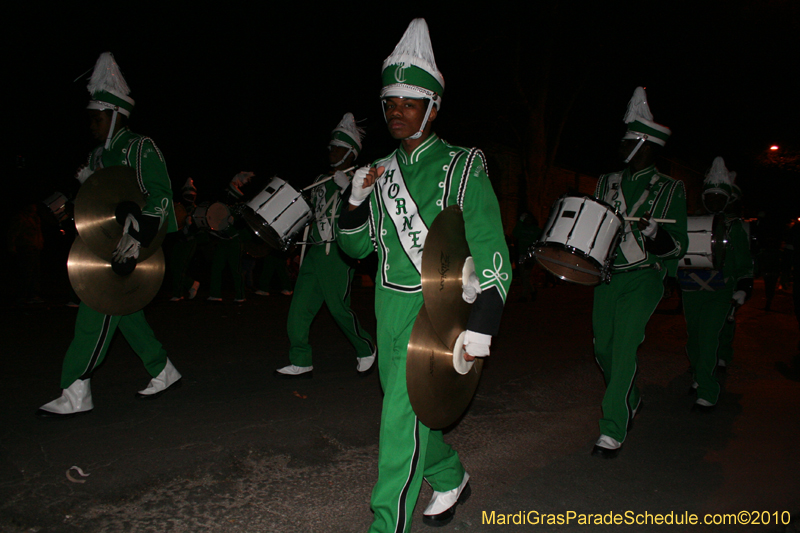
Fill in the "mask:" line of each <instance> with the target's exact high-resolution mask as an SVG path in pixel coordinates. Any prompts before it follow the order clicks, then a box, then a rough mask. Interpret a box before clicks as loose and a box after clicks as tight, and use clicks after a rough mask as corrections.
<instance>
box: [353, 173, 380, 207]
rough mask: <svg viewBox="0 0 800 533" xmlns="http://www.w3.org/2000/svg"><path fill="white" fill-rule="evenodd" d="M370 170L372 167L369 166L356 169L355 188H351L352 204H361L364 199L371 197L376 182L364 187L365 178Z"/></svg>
mask: <svg viewBox="0 0 800 533" xmlns="http://www.w3.org/2000/svg"><path fill="white" fill-rule="evenodd" d="M369 170H370V169H369V167H368V166H367V167H361V168H359V169H358V170H356V173H355V175H354V176H353V188H352V189H351V190H350V203H351V204H352V205H355V206H358V205H361V204H362V203H363V202H364V200H366V199H367V198H368V197H369V195H370V193H371V192H372V189H374V188H375V183H373V184H372V185H369V186H368V187H364V180H365V179H366V178H367V174H368V173H369Z"/></svg>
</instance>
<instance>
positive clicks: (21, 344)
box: [0, 283, 800, 533]
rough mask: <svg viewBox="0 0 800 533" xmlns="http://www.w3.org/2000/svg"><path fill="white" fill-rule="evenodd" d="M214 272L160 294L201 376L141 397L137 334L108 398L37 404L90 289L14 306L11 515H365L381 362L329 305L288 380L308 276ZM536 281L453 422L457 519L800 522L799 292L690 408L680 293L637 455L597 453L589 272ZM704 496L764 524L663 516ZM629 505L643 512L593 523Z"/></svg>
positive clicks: (740, 336) (321, 523)
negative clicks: (217, 296)
mask: <svg viewBox="0 0 800 533" xmlns="http://www.w3.org/2000/svg"><path fill="white" fill-rule="evenodd" d="M205 289H207V285H206V286H203V287H201V290H200V295H199V297H198V298H197V299H195V300H192V301H188V300H187V301H182V302H177V303H172V302H169V301H167V296H166V295H164V294H162V295H159V297H157V299H156V300H155V301H154V302H153V303H152V304H151V305H150V306H149V307H148V308H147V310H146V315H147V318H148V320H149V322H150V323H151V325H152V326H153V328H154V330H155V332H156V335H157V337H158V338H159V339H160V340H161V342H162V343H163V344H164V345H165V347H166V349H167V350H168V352H169V356H170V358H171V359H172V361H173V362H174V364H175V366H176V367H177V368H178V369H179V370H180V372H181V373H182V374H183V376H184V379H183V386H182V387H181V388H180V389H178V390H175V391H170V392H168V393H167V394H165V395H164V396H162V397H161V398H159V399H157V400H154V401H137V400H136V399H135V398H134V393H135V392H136V391H137V390H139V389H142V388H144V386H145V385H146V384H147V382H148V380H149V376H148V375H147V373H146V372H145V370H144V368H143V367H142V365H141V362H140V361H139V359H138V358H137V357H136V356H135V354H134V353H133V352H132V351H131V349H130V348H129V347H128V345H127V343H126V342H125V340H124V339H123V338H122V336H121V335H120V334H117V337H116V339H115V341H114V343H113V345H112V347H111V349H110V350H109V354H108V357H107V358H106V361H105V362H104V364H103V365H102V366H101V367H100V368H99V369H98V370H97V371H96V372H95V374H94V377H93V379H92V391H93V397H94V403H95V409H94V411H93V412H92V413H90V414H87V415H84V416H80V417H76V418H73V419H69V420H41V419H37V418H36V417H35V416H34V412H35V411H36V408H37V407H38V406H39V405H41V404H43V403H45V402H47V401H49V400H51V399H53V398H55V397H56V396H58V394H59V393H60V389H59V386H58V383H59V374H60V366H61V361H62V358H63V354H64V351H65V350H66V348H67V346H68V344H69V342H70V340H71V337H72V329H73V327H74V316H75V313H76V310H74V309H70V308H67V307H64V306H63V305H60V302H55V303H50V304H42V305H37V306H31V307H16V308H10V307H9V308H5V309H4V310H3V315H4V319H3V320H2V323H1V324H0V328H2V338H3V341H2V346H3V349H2V353H3V356H2V360H3V367H4V368H5V379H4V383H3V386H2V387H0V400H2V401H0V531H4V532H13V533H22V532H64V533H94V532H248V533H250V532H276V533H279V532H291V533H297V532H305V533H308V532H334V533H338V532H342V533H348V532H365V531H367V529H368V527H369V524H370V521H371V512H370V509H369V497H370V492H371V489H372V486H373V484H374V483H375V481H376V478H377V466H376V464H377V454H378V428H379V422H380V420H379V419H380V406H381V390H380V384H379V380H378V375H377V372H376V373H373V374H371V375H370V376H367V377H362V376H358V375H357V374H356V370H355V354H354V351H353V349H352V347H351V346H350V345H349V344H348V342H347V340H346V338H345V337H344V335H343V334H342V333H341V332H340V331H339V330H338V329H337V327H336V325H335V324H334V323H333V320H332V319H331V317H330V315H329V314H328V313H327V311H325V310H323V311H322V312H321V313H320V314H319V315H318V317H317V319H316V321H315V322H314V325H313V327H312V332H311V339H312V345H313V347H314V366H315V369H314V377H313V379H310V380H301V381H283V380H276V379H274V378H273V376H272V371H273V370H274V369H275V368H277V367H279V366H283V365H285V364H288V357H287V352H288V341H287V337H286V333H285V322H286V314H287V311H288V307H289V301H290V297H286V296H282V295H273V296H269V297H259V296H256V295H252V294H250V295H248V300H247V302H245V303H244V304H242V305H234V304H233V303H232V297H233V296H232V294H226V302H224V303H222V304H211V303H208V302H206V301H204V298H205V296H207V294H206V293H207V291H205ZM519 290H520V287H519V286H518V285H515V286H514V289H513V291H512V293H511V295H510V297H509V303H508V305H507V307H506V311H505V315H504V321H503V326H502V331H501V333H500V335H498V336H497V338H496V339H495V342H494V344H493V347H492V349H493V352H492V356H491V358H490V360H489V361H488V362H487V364H486V365H485V367H484V374H483V377H482V380H481V383H480V386H479V388H478V391H477V394H476V396H475V398H474V400H473V402H472V404H471V406H470V408H469V409H468V411H467V413H466V414H465V416H464V417H463V418H462V419H461V420H460V422H459V423H458V424H456V425H455V426H454V427H453V428H451V429H450V430H449V431H448V433H447V435H446V440H447V441H448V442H450V443H451V444H452V445H453V446H454V447H455V448H456V449H457V450H458V452H459V454H460V456H461V458H462V461H463V462H464V465H465V466H466V468H467V470H468V471H469V473H470V475H471V478H472V489H473V491H472V497H471V498H470V500H469V501H468V502H466V504H465V505H463V506H460V507H459V509H458V512H457V513H456V517H455V520H454V521H453V522H452V523H451V524H450V525H449V526H447V527H446V528H443V529H442V531H474V532H483V531H531V532H533V531H567V532H572V531H598V532H600V531H620V530H630V531H643V532H644V531H736V532H745V531H748V532H749V531H769V532H773V531H775V532H778V531H780V532H784V531H798V530H800V525H798V523H799V521H800V453H798V452H800V446H799V445H798V442H800V383H799V382H797V381H794V380H792V379H787V378H786V377H785V376H784V375H783V374H782V373H781V372H779V371H778V369H777V368H776V364H778V365H779V366H781V364H783V365H788V367H789V369H790V370H791V369H795V370H796V369H797V367H793V366H792V365H793V364H796V360H795V356H796V355H797V344H798V339H799V338H800V334H799V333H798V325H797V321H796V320H795V318H794V315H793V314H792V307H791V297H790V296H789V295H787V294H784V293H779V294H778V296H777V297H776V299H775V301H774V303H773V310H772V311H771V312H765V311H764V296H763V286H762V285H761V284H759V283H757V285H756V292H755V295H754V297H753V299H752V300H751V301H750V302H749V303H748V304H746V305H745V307H743V308H742V309H741V310H740V312H739V315H738V330H737V337H736V342H735V348H736V354H735V358H734V361H733V364H732V366H731V367H730V369H729V371H728V372H727V375H726V377H725V378H724V393H723V395H722V398H721V401H720V404H719V406H718V407H717V409H716V410H715V411H714V412H713V413H710V414H701V413H696V412H692V411H691V407H692V403H693V401H694V400H693V397H692V396H691V395H690V394H689V391H690V388H691V383H692V378H691V375H690V374H689V373H688V366H689V365H688V361H687V359H686V356H685V354H684V350H683V347H684V344H685V341H686V333H685V323H684V318H683V316H682V314H680V313H679V312H678V309H679V300H678V299H677V297H672V298H670V299H666V300H664V301H662V304H661V305H660V307H659V309H658V311H657V313H656V314H655V315H654V317H653V318H652V320H651V321H650V324H649V326H648V330H647V336H646V339H645V341H644V343H643V345H642V346H641V348H640V371H639V376H638V380H639V385H640V387H641V389H642V391H643V398H644V408H643V410H642V412H641V413H640V414H639V415H638V416H637V418H636V420H635V424H634V427H633V429H632V431H631V433H630V434H629V436H628V439H627V440H626V442H625V444H624V447H623V449H622V453H621V454H620V456H619V457H618V458H617V459H614V460H602V459H598V458H595V457H591V456H590V454H589V452H590V451H591V448H592V445H593V443H594V440H595V439H596V438H597V436H598V425H597V421H598V418H599V416H600V407H599V406H600V401H601V398H602V395H603V380H602V377H601V374H600V372H599V370H598V368H597V366H596V365H595V362H594V358H593V355H592V334H591V305H592V293H591V289H587V288H583V287H579V286H575V285H567V284H561V285H558V286H556V287H552V288H540V289H539V297H538V299H537V300H536V301H535V302H526V303H521V302H518V301H517V299H518V297H519ZM373 295H374V289H372V288H369V287H360V286H356V287H355V289H354V298H353V307H354V309H355V310H356V311H357V313H358V314H359V317H360V318H361V320H362V323H363V325H364V326H365V327H366V328H367V329H368V330H370V331H373V332H374V329H375V318H374V315H373V305H372V299H373ZM73 466H76V467H79V468H80V469H81V470H82V471H83V473H84V474H88V475H87V476H85V477H84V476H81V475H80V474H79V473H78V471H77V470H75V469H71V467H73ZM70 478H72V479H70ZM430 494H431V491H430V488H429V487H427V486H424V487H423V492H422V494H421V496H420V500H419V503H418V505H417V509H416V512H415V515H414V518H413V521H414V522H413V527H412V530H413V531H424V530H427V529H428V528H427V527H426V526H424V525H423V524H422V520H421V513H422V509H424V506H425V504H426V503H427V500H428V499H429V498H430ZM742 512H744V513H742ZM737 513H738V514H737ZM692 514H694V515H696V516H697V517H698V520H700V521H703V520H704V519H709V520H711V521H712V522H713V521H714V520H723V519H726V520H731V517H732V516H733V515H736V516H737V520H747V521H749V523H748V524H747V525H722V524H718V525H678V524H675V523H673V524H672V525H655V524H653V523H652V521H653V520H655V518H654V517H655V516H663V517H665V519H667V520H671V521H672V522H676V521H679V520H685V519H686V518H685V517H688V516H689V515H692ZM745 514H746V516H745ZM545 515H556V516H554V517H548V516H545ZM615 515H618V516H619V517H620V518H619V519H620V520H623V522H624V521H630V520H633V521H634V523H633V524H631V525H625V524H624V523H623V524H622V525H609V524H605V525H604V524H602V523H601V524H599V525H591V526H589V525H582V524H580V523H579V522H580V520H581V519H583V520H599V521H600V522H604V521H608V520H613V519H614V516H615ZM706 515H708V517H710V518H707V516H706ZM723 515H727V518H724V516H723ZM648 516H650V519H649V520H651V522H650V523H647V524H641V523H639V524H636V523H635V522H636V521H637V520H638V521H640V522H641V521H642V520H648V518H647V517H648ZM581 517H582V518H581ZM670 517H671V518H670ZM519 520H522V521H523V522H524V523H522V524H517V523H516V522H517V521H519ZM559 520H560V521H562V522H566V523H557V522H558V521H559ZM537 521H539V522H541V521H543V522H545V523H544V524H542V523H538V524H537V523H536V522H537ZM548 521H555V522H556V523H551V524H548V523H547V522H548ZM758 522H760V524H759V523H758ZM790 522H791V523H790Z"/></svg>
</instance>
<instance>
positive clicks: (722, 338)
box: [717, 302, 736, 366]
mask: <svg viewBox="0 0 800 533" xmlns="http://www.w3.org/2000/svg"><path fill="white" fill-rule="evenodd" d="M728 303H729V304H730V302H728ZM728 311H730V305H729V306H728ZM726 316H727V313H726ZM734 336H736V321H735V320H734V321H733V322H728V321H727V320H726V321H725V325H723V326H722V331H721V332H720V333H719V349H718V350H717V359H719V360H720V361H725V364H726V365H727V366H730V365H731V361H733V338H734Z"/></svg>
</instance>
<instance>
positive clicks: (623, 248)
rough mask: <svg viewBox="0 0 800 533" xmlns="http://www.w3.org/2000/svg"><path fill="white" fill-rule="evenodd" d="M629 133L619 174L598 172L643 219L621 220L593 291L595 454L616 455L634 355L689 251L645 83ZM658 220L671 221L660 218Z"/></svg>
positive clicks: (678, 186)
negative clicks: (597, 386)
mask: <svg viewBox="0 0 800 533" xmlns="http://www.w3.org/2000/svg"><path fill="white" fill-rule="evenodd" d="M624 120H625V123H626V124H627V125H628V128H627V131H626V133H625V135H624V136H623V138H622V143H621V145H620V155H621V156H622V158H623V159H624V161H625V163H626V164H627V165H628V166H627V167H626V168H625V170H623V171H622V172H615V173H613V174H605V175H603V176H600V179H599V180H598V182H597V189H596V190H595V196H596V197H597V198H599V199H600V200H604V201H605V202H606V203H608V204H610V205H611V206H612V207H614V208H615V209H617V210H618V211H619V212H620V213H621V214H622V215H624V216H629V217H641V218H640V220H639V221H638V222H626V223H625V225H624V226H623V228H624V229H623V235H622V238H621V240H620V243H619V245H618V246H617V250H616V259H615V261H614V265H613V267H612V270H611V272H612V276H611V282H610V283H608V284H605V283H601V284H600V285H598V286H597V287H596V288H595V290H594V308H593V311H592V326H593V329H594V352H595V358H596V360H597V364H598V365H599V366H600V369H601V370H602V372H603V377H604V378H605V382H606V392H605V395H604V396H603V404H602V407H603V418H602V419H601V420H600V438H599V439H598V440H597V442H596V444H595V446H594V448H593V449H592V455H595V456H598V457H604V458H614V457H616V456H617V455H618V454H619V450H620V448H621V446H622V443H623V442H624V441H625V436H626V435H627V432H628V425H629V424H630V423H631V422H632V421H633V417H634V416H635V415H636V412H637V410H638V409H639V407H640V405H641V403H640V402H641V398H640V396H639V389H638V388H637V387H636V381H635V380H636V369H637V357H636V352H637V349H638V347H639V345H640V344H641V343H642V341H643V340H644V330H645V326H647V322H648V321H649V320H650V316H651V315H652V314H653V312H654V311H655V309H656V306H657V305H658V302H659V301H660V300H661V296H662V295H663V293H664V285H663V282H664V277H665V276H666V275H667V272H668V271H669V273H670V274H671V275H673V276H674V274H675V269H676V268H677V260H678V259H680V258H681V257H682V256H683V255H684V254H685V253H686V246H687V244H688V241H689V238H688V236H687V234H686V193H685V192H684V187H683V183H682V182H680V181H676V180H674V179H672V178H670V177H669V176H666V175H664V174H661V173H660V172H659V171H658V170H657V169H656V167H655V161H656V157H657V155H658V154H659V152H660V150H661V148H662V147H663V146H664V145H665V144H666V143H667V139H668V138H669V136H670V133H671V132H670V130H669V129H668V128H666V127H664V126H662V125H660V124H657V123H655V122H654V121H653V115H652V113H651V112H650V107H649V106H648V104H647V99H646V94H645V92H644V89H643V88H642V87H637V89H636V91H635V92H634V94H633V98H632V99H631V101H630V103H629V104H628V111H627V113H626V115H625V119H624ZM655 218H665V219H674V220H675V222H674V223H669V224H667V223H663V224H662V223H658V222H656V221H655V220H654V219H655Z"/></svg>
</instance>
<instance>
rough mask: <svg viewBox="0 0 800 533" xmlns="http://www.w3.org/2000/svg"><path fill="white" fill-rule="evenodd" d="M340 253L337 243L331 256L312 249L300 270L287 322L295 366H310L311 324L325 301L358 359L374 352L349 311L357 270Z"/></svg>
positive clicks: (290, 354) (310, 247)
mask: <svg viewBox="0 0 800 533" xmlns="http://www.w3.org/2000/svg"><path fill="white" fill-rule="evenodd" d="M339 254H340V252H339V247H338V246H336V243H332V244H331V250H330V254H328V255H326V254H325V246H324V245H316V246H309V248H308V251H307V253H306V256H305V259H304V260H303V265H302V266H301V267H300V273H299V274H298V275H297V283H296V284H295V287H294V294H293V295H292V303H291V306H290V307H289V317H288V319H287V321H286V329H287V331H288V334H289V343H290V348H289V360H290V361H291V362H292V364H293V365H297V366H311V345H310V344H309V342H308V334H309V331H310V330H311V322H312V321H313V320H314V317H315V316H317V313H318V312H319V310H320V308H321V307H322V304H323V302H324V303H325V305H327V306H328V311H330V313H331V316H333V320H334V321H335V322H336V324H337V325H338V326H339V327H340V328H341V329H342V331H343V332H344V334H345V335H346V336H347V339H348V340H349V341H350V343H351V344H352V345H353V347H355V349H356V356H357V357H359V358H361V357H369V356H370V355H372V354H373V353H375V345H374V344H373V342H372V337H370V335H369V334H368V333H367V332H365V331H364V330H363V329H362V327H361V324H360V323H359V321H358V318H357V317H356V314H355V313H354V312H353V310H352V309H350V285H351V282H352V281H353V272H354V271H353V269H352V268H351V267H350V266H348V265H347V263H345V262H344V260H343V259H342V258H341V256H340V255H339Z"/></svg>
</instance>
